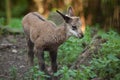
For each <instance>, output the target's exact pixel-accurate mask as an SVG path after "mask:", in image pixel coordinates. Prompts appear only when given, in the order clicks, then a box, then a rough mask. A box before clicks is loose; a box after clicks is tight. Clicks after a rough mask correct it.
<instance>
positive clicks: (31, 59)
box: [27, 39, 34, 66]
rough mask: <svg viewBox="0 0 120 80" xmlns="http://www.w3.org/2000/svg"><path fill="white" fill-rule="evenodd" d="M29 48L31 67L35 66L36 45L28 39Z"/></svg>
mask: <svg viewBox="0 0 120 80" xmlns="http://www.w3.org/2000/svg"><path fill="white" fill-rule="evenodd" d="M27 46H28V63H29V65H30V66H33V65H34V62H33V59H34V52H33V47H34V43H32V42H31V40H30V39H27Z"/></svg>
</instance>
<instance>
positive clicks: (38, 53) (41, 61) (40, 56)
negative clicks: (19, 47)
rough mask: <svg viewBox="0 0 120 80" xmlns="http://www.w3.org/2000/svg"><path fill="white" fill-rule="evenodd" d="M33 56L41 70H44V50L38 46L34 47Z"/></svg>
mask: <svg viewBox="0 0 120 80" xmlns="http://www.w3.org/2000/svg"><path fill="white" fill-rule="evenodd" d="M34 50H35V56H36V57H37V58H38V63H39V67H40V70H41V71H46V68H45V61H44V51H43V50H42V49H40V48H35V49H34Z"/></svg>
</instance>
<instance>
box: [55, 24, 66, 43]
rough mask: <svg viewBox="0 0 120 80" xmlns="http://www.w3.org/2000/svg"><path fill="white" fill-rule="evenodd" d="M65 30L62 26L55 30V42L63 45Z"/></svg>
mask: <svg viewBox="0 0 120 80" xmlns="http://www.w3.org/2000/svg"><path fill="white" fill-rule="evenodd" d="M67 38H68V37H67V28H66V27H65V26H64V25H62V26H60V27H57V28H56V41H57V43H63V42H64V41H65V40H66V39H67Z"/></svg>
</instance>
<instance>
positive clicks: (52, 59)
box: [50, 49, 57, 73]
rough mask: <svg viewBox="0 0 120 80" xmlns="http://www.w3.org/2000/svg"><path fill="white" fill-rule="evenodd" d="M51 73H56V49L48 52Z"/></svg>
mask: <svg viewBox="0 0 120 80" xmlns="http://www.w3.org/2000/svg"><path fill="white" fill-rule="evenodd" d="M50 58H51V65H52V71H53V72H54V73H55V72H57V49H55V50H51V51H50Z"/></svg>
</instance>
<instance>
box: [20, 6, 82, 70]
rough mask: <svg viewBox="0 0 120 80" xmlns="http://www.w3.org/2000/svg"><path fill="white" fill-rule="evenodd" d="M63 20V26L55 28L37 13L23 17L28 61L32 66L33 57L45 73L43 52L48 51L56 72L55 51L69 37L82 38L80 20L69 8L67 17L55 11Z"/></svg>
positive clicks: (53, 24)
mask: <svg viewBox="0 0 120 80" xmlns="http://www.w3.org/2000/svg"><path fill="white" fill-rule="evenodd" d="M56 11H57V13H58V14H60V15H61V17H62V18H63V19H64V23H63V25H61V26H59V27H57V26H56V25H55V23H53V22H52V21H49V20H46V19H45V18H44V17H42V16H41V15H40V14H39V13H38V12H30V13H28V14H27V15H25V16H24V18H23V20H22V25H23V29H24V33H25V36H26V39H27V45H28V60H29V62H30V64H31V65H33V59H34V55H35V56H36V57H37V58H38V62H39V66H40V70H42V71H45V72H46V70H47V69H46V68H45V61H44V51H48V52H49V54H50V59H51V66H52V71H53V72H57V61H56V59H57V50H58V47H59V46H60V45H61V44H62V43H63V42H65V41H66V40H67V39H68V38H69V37H70V36H76V37H77V38H82V37H83V32H82V30H81V25H82V24H81V20H80V18H79V17H76V16H74V14H73V10H72V8H71V7H69V8H68V13H67V15H64V14H63V13H61V12H60V11H58V10H56Z"/></svg>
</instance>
